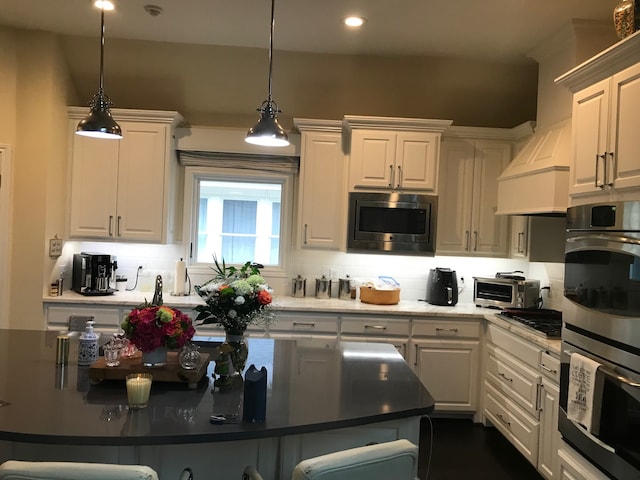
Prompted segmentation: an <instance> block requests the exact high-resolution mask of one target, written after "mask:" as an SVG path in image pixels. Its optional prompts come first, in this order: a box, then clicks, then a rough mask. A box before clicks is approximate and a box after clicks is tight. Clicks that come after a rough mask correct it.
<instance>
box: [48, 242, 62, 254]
mask: <svg viewBox="0 0 640 480" xmlns="http://www.w3.org/2000/svg"><path fill="white" fill-rule="evenodd" d="M60 255H62V239H61V238H52V239H51V240H49V256H50V257H51V258H57V257H59V256H60Z"/></svg>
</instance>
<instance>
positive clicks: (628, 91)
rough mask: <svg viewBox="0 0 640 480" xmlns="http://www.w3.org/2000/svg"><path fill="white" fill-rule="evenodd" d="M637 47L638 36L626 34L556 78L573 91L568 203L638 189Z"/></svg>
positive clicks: (639, 101) (639, 104)
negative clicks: (623, 37) (571, 151)
mask: <svg viewBox="0 0 640 480" xmlns="http://www.w3.org/2000/svg"><path fill="white" fill-rule="evenodd" d="M639 47H640V37H638V36H637V35H636V36H632V37H629V38H628V39H625V40H624V41H621V42H618V43H616V44H615V45H613V46H612V47H610V48H609V49H607V50H605V51H604V52H601V53H600V54H598V55H596V56H595V57H593V58H592V59H590V60H587V61H586V62H584V63H582V64H581V65H579V66H578V67H576V68H574V69H573V70H571V71H569V72H567V73H565V74H564V75H562V76H561V77H559V78H558V79H557V80H556V82H557V83H559V84H560V85H563V86H566V87H567V88H569V90H571V91H572V92H573V94H574V96H573V112H572V145H573V155H572V157H573V158H572V164H571V185H570V189H569V194H570V196H571V200H572V204H577V203H582V201H583V199H585V201H602V200H609V199H615V198H616V197H615V196H616V195H622V196H623V197H622V198H624V195H627V194H628V192H629V191H633V192H637V191H638V189H639V188H640V163H638V157H637V152H638V150H639V149H640V137H639V136H638V135H637V127H636V126H637V124H638V120H639V119H640V113H639V112H640V63H639V62H640V53H639V51H640V48H639ZM576 202H577V203H576Z"/></svg>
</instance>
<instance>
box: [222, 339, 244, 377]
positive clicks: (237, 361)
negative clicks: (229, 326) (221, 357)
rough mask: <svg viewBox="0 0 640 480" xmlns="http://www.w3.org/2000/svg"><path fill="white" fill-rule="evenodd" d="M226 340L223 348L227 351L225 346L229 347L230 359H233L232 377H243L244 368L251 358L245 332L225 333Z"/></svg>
mask: <svg viewBox="0 0 640 480" xmlns="http://www.w3.org/2000/svg"><path fill="white" fill-rule="evenodd" d="M225 334H226V335H225V340H224V343H223V344H222V346H221V348H222V349H223V350H227V349H225V348H224V347H225V345H227V346H228V351H229V357H230V359H231V366H232V367H233V368H231V372H229V373H230V374H231V375H241V374H242V372H243V371H244V367H245V366H246V364H247V357H248V356H249V346H248V345H247V341H246V338H245V332H244V330H240V331H233V330H229V331H225Z"/></svg>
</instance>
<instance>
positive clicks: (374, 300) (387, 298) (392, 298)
mask: <svg viewBox="0 0 640 480" xmlns="http://www.w3.org/2000/svg"><path fill="white" fill-rule="evenodd" d="M360 301H361V302H362V303H371V304H374V305H395V304H396V303H398V302H399V301H400V289H399V288H394V289H392V290H391V289H384V290H380V289H377V288H374V287H360Z"/></svg>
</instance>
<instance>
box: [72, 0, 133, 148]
mask: <svg viewBox="0 0 640 480" xmlns="http://www.w3.org/2000/svg"><path fill="white" fill-rule="evenodd" d="M104 11H105V7H104V5H102V6H101V7H100V88H98V93H96V94H95V95H94V96H93V98H92V99H91V102H90V103H89V106H90V107H91V111H90V112H89V115H87V116H86V117H85V118H84V119H82V120H80V123H78V127H77V128H76V133H77V134H78V135H84V136H87V137H97V138H107V139H115V140H119V139H121V138H122V129H121V128H120V125H118V124H117V122H116V121H115V120H114V119H113V117H112V116H111V110H110V107H111V105H112V103H111V100H110V99H109V97H108V96H107V95H106V94H105V93H104Z"/></svg>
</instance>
